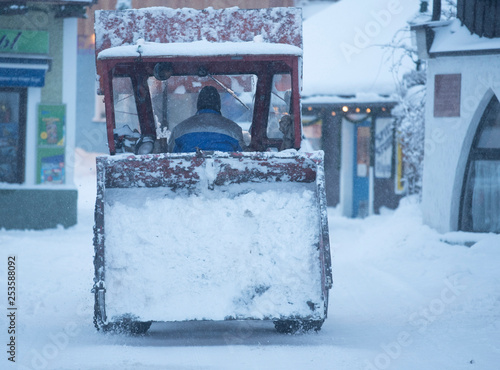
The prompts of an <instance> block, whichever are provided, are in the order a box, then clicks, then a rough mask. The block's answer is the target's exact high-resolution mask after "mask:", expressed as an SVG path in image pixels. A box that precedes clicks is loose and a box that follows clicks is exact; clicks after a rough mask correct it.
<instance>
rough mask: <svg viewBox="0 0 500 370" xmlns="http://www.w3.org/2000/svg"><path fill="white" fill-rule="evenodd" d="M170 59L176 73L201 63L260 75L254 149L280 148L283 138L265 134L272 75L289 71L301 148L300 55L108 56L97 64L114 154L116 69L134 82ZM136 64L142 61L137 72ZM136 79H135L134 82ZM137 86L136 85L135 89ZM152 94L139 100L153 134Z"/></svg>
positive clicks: (213, 69)
mask: <svg viewBox="0 0 500 370" xmlns="http://www.w3.org/2000/svg"><path fill="white" fill-rule="evenodd" d="M165 61H169V62H170V63H172V65H173V74H175V75H196V73H197V71H198V70H199V68H200V67H206V68H207V69H208V70H209V71H210V73H212V74H255V75H257V76H258V82H257V89H256V99H255V107H254V115H253V122H252V132H251V137H252V142H251V144H250V147H251V148H252V149H253V150H255V151H265V150H267V149H268V148H270V147H275V148H279V146H280V144H281V140H279V139H269V138H267V135H266V128H267V120H268V113H269V107H270V101H271V88H272V86H271V84H272V77H273V75H274V74H277V73H290V74H291V79H292V113H293V116H294V133H295V143H294V148H295V149H299V148H300V142H301V117H300V114H301V109H300V92H299V91H298V90H299V88H300V87H299V81H298V78H299V73H300V71H299V57H298V56H290V55H263V56H259V55H248V56H242V58H241V59H238V60H234V59H232V58H231V57H229V56H214V57H173V58H158V57H154V58H131V57H126V58H113V59H111V58H109V59H102V60H98V66H99V67H100V69H101V70H102V71H104V73H103V76H102V77H103V78H102V82H103V83H102V85H103V88H104V90H103V93H104V95H105V100H104V102H105V107H106V124H107V136H108V147H109V151H110V153H111V154H115V152H116V150H115V144H114V137H113V129H114V105H113V84H112V75H113V72H114V70H119V74H120V75H122V74H126V75H130V76H132V77H133V78H132V81H133V84H134V86H136V85H137V84H138V82H137V80H140V79H141V77H137V76H136V75H137V74H138V75H142V76H149V75H150V73H151V71H152V70H153V66H154V65H155V64H156V63H158V62H165ZM137 65H141V67H140V69H141V71H139V72H140V73H138V72H137V68H138V67H136V66H137ZM134 81H135V82H134ZM135 90H136V89H134V91H135ZM151 109H152V108H151V97H150V95H149V92H148V93H147V94H146V99H145V100H144V102H143V103H142V104H137V112H138V114H139V119H140V124H141V129H142V133H143V134H146V135H154V132H155V131H154V127H153V126H152V125H151V122H154V121H153V118H152V117H153V113H152V110H151Z"/></svg>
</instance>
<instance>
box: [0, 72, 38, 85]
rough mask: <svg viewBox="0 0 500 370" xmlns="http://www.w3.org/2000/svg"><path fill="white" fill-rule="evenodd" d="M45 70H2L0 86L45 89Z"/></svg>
mask: <svg viewBox="0 0 500 370" xmlns="http://www.w3.org/2000/svg"><path fill="white" fill-rule="evenodd" d="M44 85H45V69H19V68H0V86H8V87H43V86H44Z"/></svg>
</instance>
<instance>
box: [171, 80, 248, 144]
mask: <svg viewBox="0 0 500 370" xmlns="http://www.w3.org/2000/svg"><path fill="white" fill-rule="evenodd" d="M196 109H197V112H196V114H195V115H194V116H192V117H189V118H188V119H186V120H184V121H182V122H181V123H179V124H178V125H177V126H175V127H174V129H173V130H172V134H171V136H170V139H169V142H168V151H169V152H171V153H187V152H195V151H197V149H199V150H217V151H221V152H241V151H242V150H243V148H244V147H245V143H244V141H243V132H242V129H241V127H240V126H239V125H238V124H236V123H234V122H233V121H231V120H230V119H228V118H225V117H223V116H222V115H221V112H220V109H221V99H220V95H219V92H218V91H217V89H216V88H215V87H213V86H205V87H204V88H203V89H201V91H200V93H199V95H198V101H197V103H196Z"/></svg>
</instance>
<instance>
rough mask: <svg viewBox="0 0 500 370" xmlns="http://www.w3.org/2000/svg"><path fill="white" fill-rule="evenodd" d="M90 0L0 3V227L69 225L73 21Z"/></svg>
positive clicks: (73, 198)
mask: <svg viewBox="0 0 500 370" xmlns="http://www.w3.org/2000/svg"><path fill="white" fill-rule="evenodd" d="M91 3H92V1H83V0H82V1H32V2H31V1H28V2H26V1H22V2H15V1H0V204H1V209H0V228H6V229H45V228H51V227H56V226H57V225H63V226H65V227H68V226H71V225H74V224H75V223H76V207H77V190H76V188H75V187H74V184H73V168H74V165H73V164H74V158H73V157H74V142H75V122H76V55H77V53H76V52H77V42H76V41H77V17H81V16H83V15H84V14H85V8H86V7H87V6H88V5H90V4H91Z"/></svg>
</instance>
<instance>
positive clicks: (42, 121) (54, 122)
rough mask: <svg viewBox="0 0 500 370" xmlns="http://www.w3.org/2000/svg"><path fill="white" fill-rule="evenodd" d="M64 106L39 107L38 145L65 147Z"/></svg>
mask: <svg viewBox="0 0 500 370" xmlns="http://www.w3.org/2000/svg"><path fill="white" fill-rule="evenodd" d="M65 115H66V107H65V106H64V105H40V106H39V107H38V132H39V135H38V145H39V146H40V145H50V146H54V145H55V146H64V128H65V127H64V121H65Z"/></svg>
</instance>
